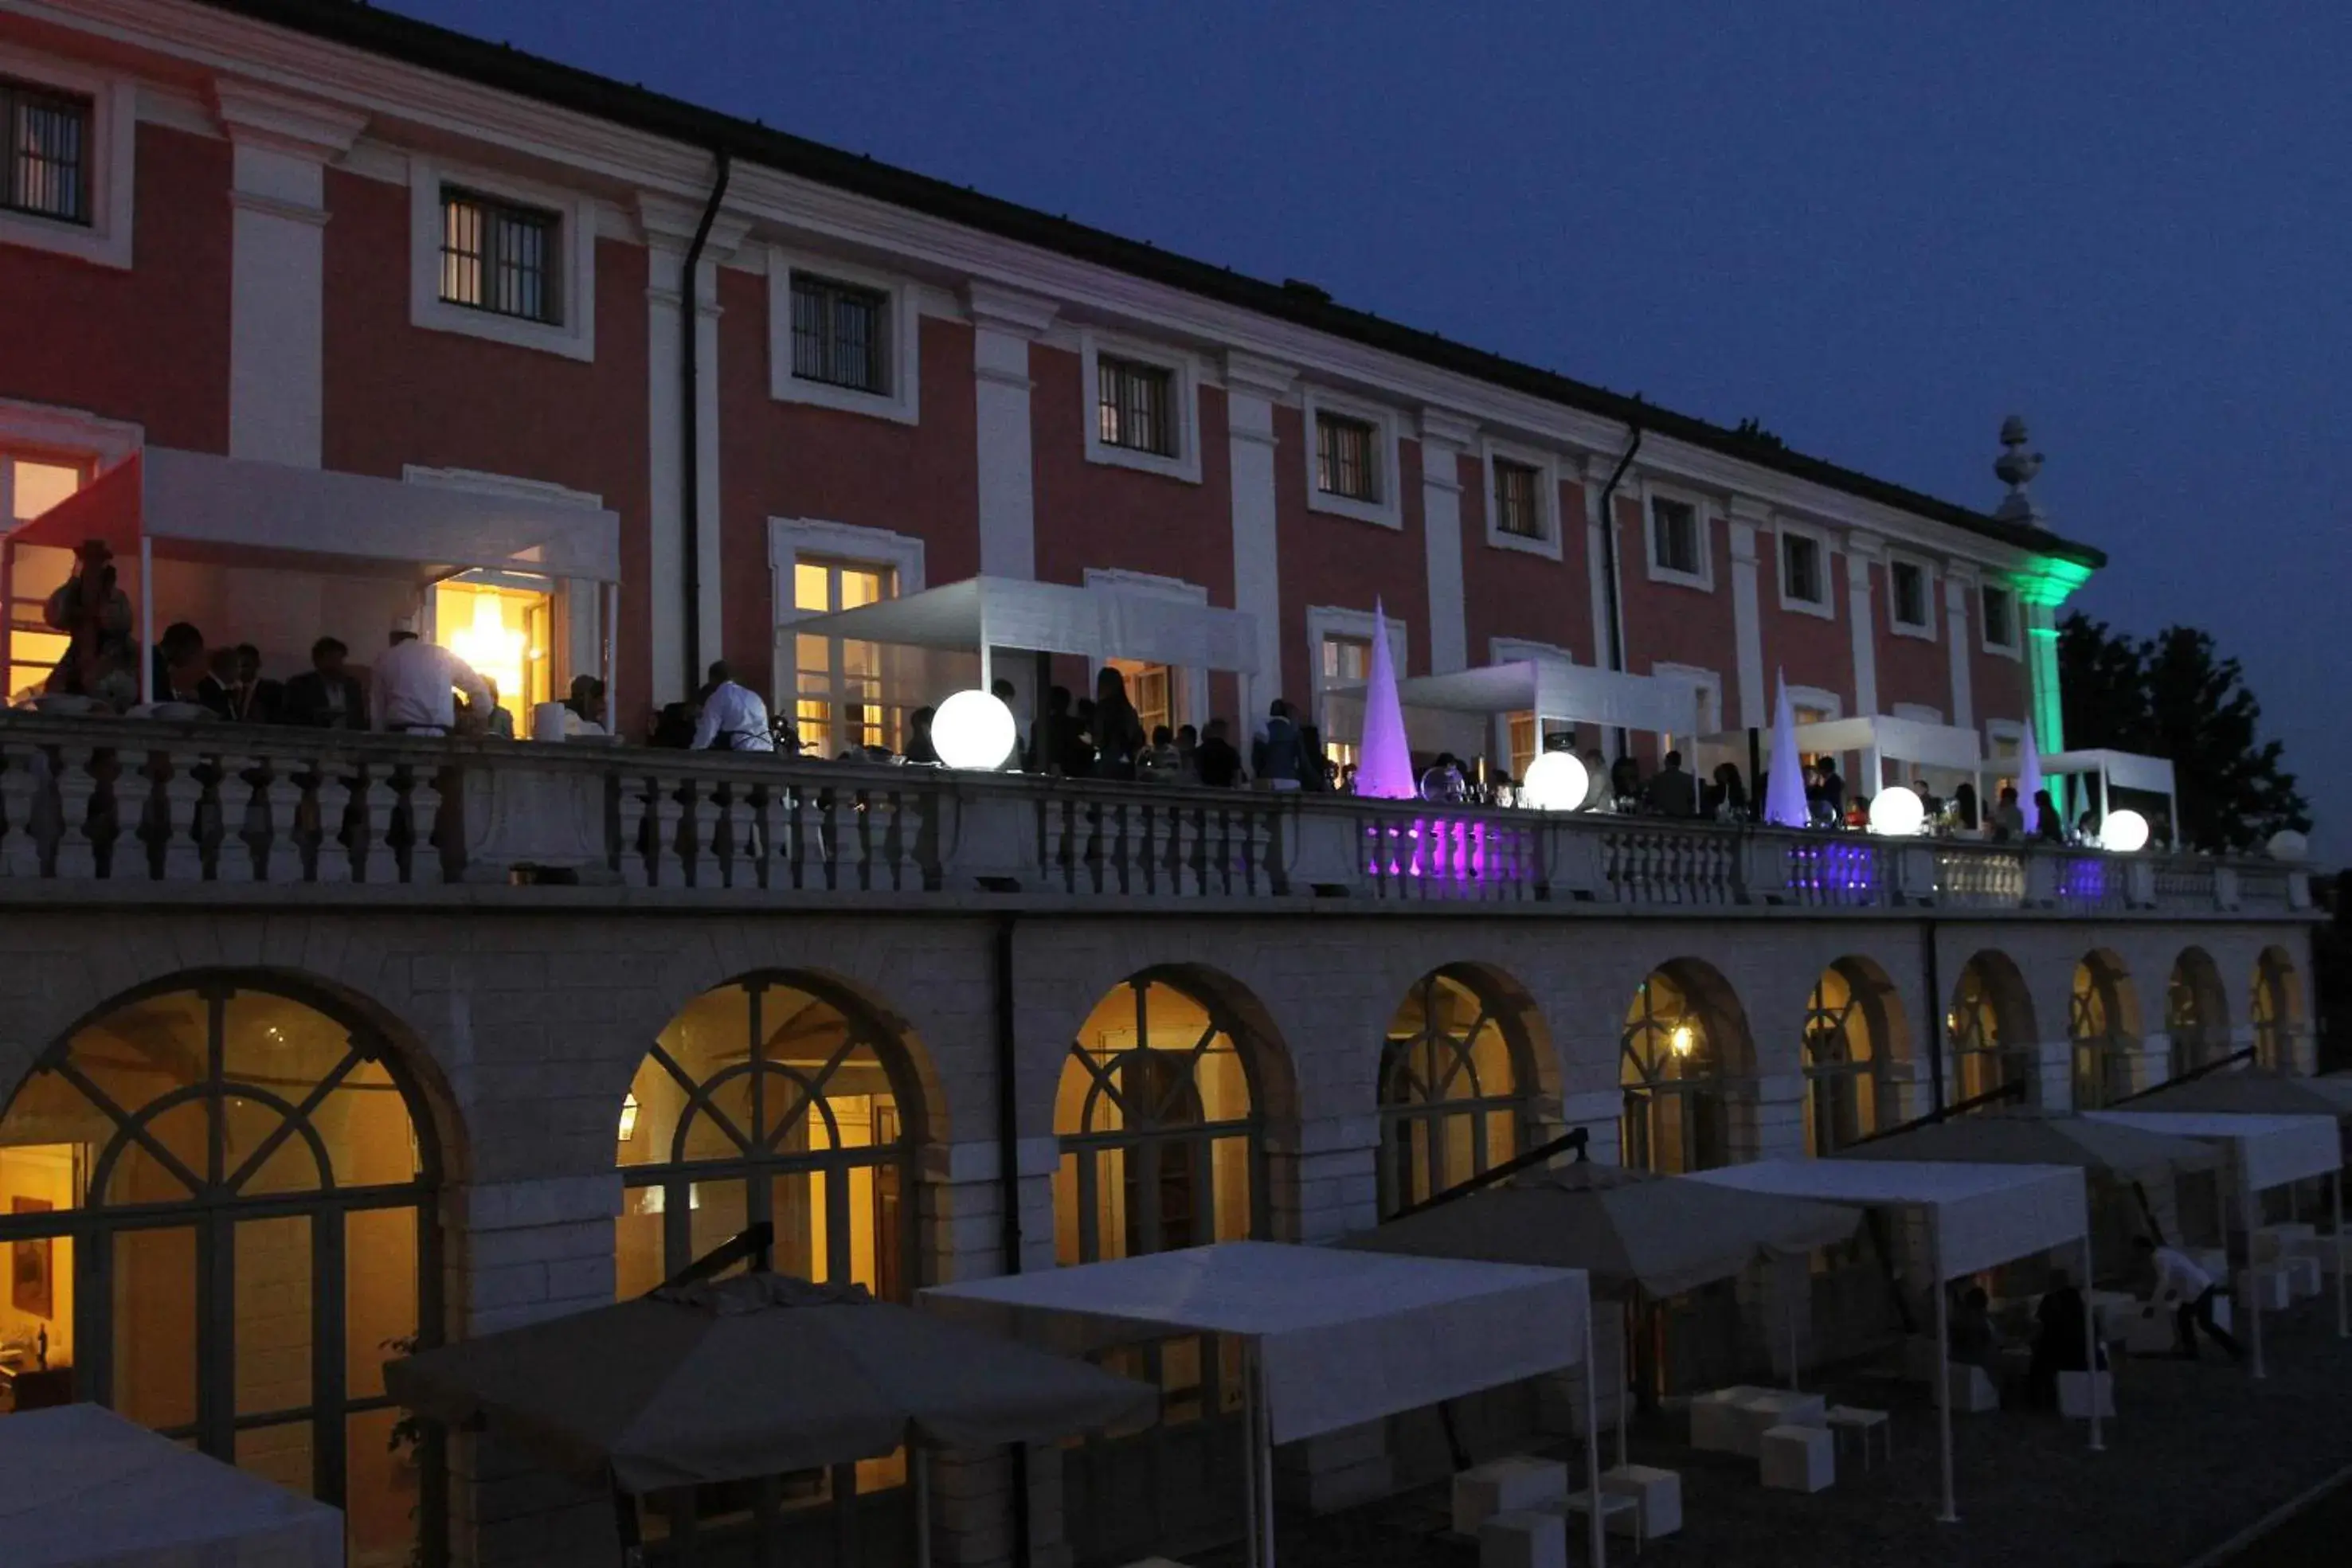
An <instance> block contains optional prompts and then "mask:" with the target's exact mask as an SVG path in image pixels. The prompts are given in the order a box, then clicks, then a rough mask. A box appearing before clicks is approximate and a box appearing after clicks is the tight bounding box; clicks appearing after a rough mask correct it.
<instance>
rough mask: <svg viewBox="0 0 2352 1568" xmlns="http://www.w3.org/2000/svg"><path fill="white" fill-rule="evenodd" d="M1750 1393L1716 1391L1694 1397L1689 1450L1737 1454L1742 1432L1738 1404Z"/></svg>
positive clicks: (1721, 1389)
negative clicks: (1690, 1448)
mask: <svg viewBox="0 0 2352 1568" xmlns="http://www.w3.org/2000/svg"><path fill="white" fill-rule="evenodd" d="M1751 1392H1753V1391H1752V1390H1749V1389H1746V1388H1718V1389H1716V1390H1715V1391H1714V1392H1712V1393H1709V1394H1701V1395H1698V1396H1695V1397H1694V1398H1693V1399H1692V1400H1691V1403H1690V1421H1691V1447H1692V1448H1696V1449H1698V1450H1699V1451H1700V1452H1701V1453H1708V1454H1736V1453H1738V1452H1739V1443H1740V1436H1741V1432H1742V1430H1743V1423H1742V1421H1741V1420H1740V1416H1739V1408H1738V1406H1739V1401H1740V1399H1742V1398H1744V1397H1745V1396H1747V1395H1748V1394H1749V1393H1751Z"/></svg>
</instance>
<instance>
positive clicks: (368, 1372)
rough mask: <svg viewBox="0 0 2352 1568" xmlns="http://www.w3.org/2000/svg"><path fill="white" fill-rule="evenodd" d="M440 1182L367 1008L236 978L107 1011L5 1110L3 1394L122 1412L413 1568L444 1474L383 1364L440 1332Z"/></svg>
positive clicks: (362, 1556) (51, 1057) (407, 1087)
mask: <svg viewBox="0 0 2352 1568" xmlns="http://www.w3.org/2000/svg"><path fill="white" fill-rule="evenodd" d="M438 1176H439V1165H438V1161H437V1158H436V1154H435V1145H434V1139H433V1134H432V1128H431V1126H430V1124H429V1123H428V1122H427V1121H426V1119H425V1115H424V1113H423V1110H422V1103H421V1101H420V1100H418V1099H417V1097H416V1096H415V1090H414V1086H413V1085H412V1084H411V1083H409V1082H407V1080H406V1079H405V1077H404V1074H403V1072H402V1070H401V1067H400V1064H399V1062H398V1061H396V1060H395V1058H394V1055H393V1053H392V1051H391V1050H390V1048H389V1046H388V1044H387V1042H386V1041H385V1040H383V1037H382V1036H380V1035H379V1034H377V1033H376V1032H375V1031H374V1030H372V1029H370V1028H369V1027H367V1026H366V1025H364V1024H362V1023H361V1022H359V1021H358V1020H357V1019H352V1018H349V1017H344V1016H341V1014H340V1013H338V1012H336V1011H331V1010H330V1009H328V1008H326V1007H324V1006H320V1005H314V1004H313V1003H311V1002H310V1001H307V1000H303V999H299V998H296V997H294V996H291V995H288V994H285V993H283V992H281V991H278V990H276V989H272V988H268V986H267V985H265V984H264V983H262V982H260V981H257V980H254V981H248V980H247V979H245V978H242V977H206V978H205V979H203V980H201V981H199V982H197V983H195V984H194V985H190V986H188V987H186V988H182V989H176V990H171V991H165V992H163V993H161V994H157V995H152V996H148V997H144V998H140V999H137V1000H132V1001H128V1002H125V1003H123V1004H122V1005H121V1006H119V1007H116V1008H114V1009H110V1011H108V1012H106V1013H105V1014H103V1015H102V1016H100V1018H99V1019H96V1020H95V1021H94V1022H91V1023H89V1024H87V1025H85V1026H83V1027H82V1028H80V1029H79V1030H76V1031H75V1032H74V1033H73V1034H72V1035H71V1036H70V1037H69V1038H68V1039H67V1040H65V1041H64V1042H63V1043H62V1044H61V1045H60V1046H59V1047H58V1049H56V1050H55V1051H51V1052H50V1053H49V1054H48V1055H47V1057H45V1058H44V1059H43V1060H42V1061H41V1063H40V1064H39V1066H37V1068H36V1069H35V1070H34V1071H33V1072H32V1074H31V1075H30V1076H29V1077H27V1078H26V1081H25V1082H24V1084H23V1085H22V1086H21V1087H20V1088H19V1089H18V1090H17V1091H16V1096H15V1098H14V1099H13V1100H11V1101H10V1102H9V1103H8V1107H7V1111H6V1113H5V1116H0V1243H5V1247H0V1250H5V1253H6V1254H7V1256H8V1260H9V1281H10V1288H9V1290H8V1291H7V1293H6V1294H5V1296H0V1346H5V1347H6V1348H7V1349H8V1350H9V1351H10V1353H11V1354H10V1360H11V1362H12V1363H13V1368H12V1371H13V1374H14V1375H13V1378H12V1383H13V1389H12V1393H13V1400H14V1407H15V1408H17V1409H26V1408H31V1407H33V1406H36V1405H50V1404H64V1403H67V1402H68V1401H71V1400H93V1401H96V1402H97V1403H99V1404H101V1405H106V1406H110V1407H111V1408H113V1409H114V1410H116V1411H118V1412H120V1413H121V1414H122V1415H124V1416H129V1417H130V1418H131V1419H132V1420H135V1421H138V1422H140V1423H142V1425H145V1426H148V1427H153V1428H154V1429H155V1430H157V1431H158V1432H161V1433H162V1434H163V1436H165V1437H172V1438H174V1439H176V1440H178V1441H180V1442H183V1443H184V1444H187V1445H188V1446H190V1447H192V1448H197V1449H199V1450H201V1451H202V1452H204V1453H206V1454H210V1455H212V1456H213V1457H214V1458H218V1459H223V1460H226V1461H228V1462H230V1463H233V1464H235V1465H237V1466H238V1467H240V1468H241V1469H247V1470H251V1471H254V1472H255V1473H257V1474H259V1475H264V1476H267V1477H268V1478H269V1479H272V1480H275V1481H278V1482H279V1483H281V1484H283V1485H285V1486H287V1487H289V1488H291V1489H293V1490H296V1491H299V1492H303V1493H306V1494H309V1495H310V1496H313V1497H316V1498H318V1499H320V1500H322V1501H326V1502H331V1503H333V1504H335V1505H336V1506H337V1507H339V1508H341V1509H342V1510H343V1511H344V1514H345V1521H346V1522H345V1528H346V1533H347V1538H348V1547H349V1555H350V1557H351V1559H352V1562H354V1563H401V1562H405V1561H406V1560H407V1557H408V1553H409V1552H410V1551H411V1550H412V1548H413V1547H414V1546H415V1543H416V1541H417V1532H418V1529H419V1526H420V1523H423V1524H424V1525H425V1527H426V1528H428V1529H431V1530H437V1528H438V1524H439V1513H440V1500H439V1497H438V1485H437V1479H435V1478H437V1474H438V1469H439V1467H438V1465H437V1463H436V1462H435V1461H434V1459H433V1458H432V1457H431V1456H425V1455H420V1454H419V1453H418V1452H417V1451H416V1448H415V1445H413V1444H408V1443H403V1444H400V1445H398V1446H397V1447H395V1445H394V1441H393V1435H394V1424H395V1422H396V1421H397V1420H398V1412H397V1411H395V1410H394V1408H393V1406H392V1403H391V1401H390V1400H389V1399H387V1398H386V1397H385V1396H384V1391H383V1364H384V1362H385V1361H386V1360H388V1359H390V1358H391V1357H393V1356H395V1355H397V1354H400V1349H398V1348H393V1347H394V1346H400V1347H405V1346H406V1345H408V1344H411V1343H416V1342H417V1341H419V1340H420V1339H422V1340H425V1341H427V1342H430V1341H432V1340H434V1339H436V1338H437V1337H438V1333H439V1329H440V1322H439V1314H438V1311H437V1304H438V1301H437V1296H436V1289H437V1286H438V1282H439V1274H440V1264H439V1258H438V1249H437V1245H436V1233H435V1228H434V1207H433V1194H434V1191H435V1188H436V1186H437V1185H438ZM5 1555H6V1552H5V1548H0V1556H5Z"/></svg>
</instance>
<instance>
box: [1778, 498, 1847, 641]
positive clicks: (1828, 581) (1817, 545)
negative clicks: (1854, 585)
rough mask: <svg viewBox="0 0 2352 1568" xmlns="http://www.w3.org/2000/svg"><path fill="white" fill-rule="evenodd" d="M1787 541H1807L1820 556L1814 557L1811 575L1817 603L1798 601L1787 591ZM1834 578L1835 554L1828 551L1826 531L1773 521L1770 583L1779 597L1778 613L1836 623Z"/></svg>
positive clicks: (1791, 521)
mask: <svg viewBox="0 0 2352 1568" xmlns="http://www.w3.org/2000/svg"><path fill="white" fill-rule="evenodd" d="M1790 539H1806V540H1809V541H1811V544H1812V547H1813V549H1815V550H1816V551H1817V552H1819V553H1818V555H1817V557H1816V559H1817V561H1818V563H1819V570H1817V571H1816V572H1815V574H1814V578H1815V581H1814V586H1816V587H1818V588H1819V589H1820V590H1821V591H1822V596H1821V598H1819V599H1818V600H1814V599H1799V598H1797V597H1795V596H1794V595H1793V594H1791V593H1790V591H1789V547H1788V544H1787V542H1786V541H1788V540H1790ZM1835 576H1836V562H1835V552H1834V551H1833V550H1832V549H1831V548H1830V536H1829V532H1828V530H1826V529H1823V528H1815V527H1814V526H1813V525H1812V524H1811V523H1801V522H1797V521H1795V520H1794V519H1792V518H1789V517H1780V518H1778V519H1776V520H1775V521H1774V523H1773V528H1772V581H1773V585H1774V587H1775V588H1776V589H1777V590H1778V591H1779V593H1780V608H1781V609H1783V610H1786V611H1789V612H1792V613H1794V614H1798V615H1815V616H1819V617H1820V618H1821V619H1822V620H1823V621H1834V620H1836V619H1837V589H1836V588H1835V586H1834V584H1833V579H1834V578H1835Z"/></svg>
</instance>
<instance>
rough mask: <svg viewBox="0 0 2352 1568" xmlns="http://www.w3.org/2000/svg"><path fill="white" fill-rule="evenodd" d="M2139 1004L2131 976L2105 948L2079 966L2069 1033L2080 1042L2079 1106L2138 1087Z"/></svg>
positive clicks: (2088, 1107)
mask: <svg viewBox="0 0 2352 1568" xmlns="http://www.w3.org/2000/svg"><path fill="white" fill-rule="evenodd" d="M2137 1023H2138V1003H2137V1000H2136V999H2135V998H2134V996H2133V993H2132V983H2131V977H2130V976H2129V975H2127V974H2126V973H2125V972H2124V967H2123V966H2122V965H2121V964H2119V963H2117V962H2116V960H2115V958H2114V957H2113V956H2110V955H2108V954H2105V953H2094V954H2092V955H2091V956H2089V957H2087V958H2085V959H2084V960H2083V961H2082V962H2081V963H2079V964H2077V965H2075V966H2074V994H2073V995H2072V996H2070V997H2069V998H2067V1003H2066V1034H2067V1037H2068V1038H2069V1039H2070V1040H2073V1041H2074V1109H2075V1110H2077V1111H2095V1110H2097V1109H2099V1108H2100V1107H2101V1106H2103V1105H2112V1104H2114V1103H2116V1101H2117V1100H2120V1099H2122V1098H2123V1097H2124V1096H2125V1095H2126V1094H2129V1093H2130V1092H2132V1088H2133V1085H2132V1057H2133V1055H2134V1054H2135V1053H2136V1052H2137V1049H2138V1046H2139V1030H2138V1027H2137Z"/></svg>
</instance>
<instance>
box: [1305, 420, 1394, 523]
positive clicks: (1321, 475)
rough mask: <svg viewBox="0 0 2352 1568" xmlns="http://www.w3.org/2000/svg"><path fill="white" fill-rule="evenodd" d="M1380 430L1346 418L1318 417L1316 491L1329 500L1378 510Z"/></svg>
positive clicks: (1379, 495) (1379, 496)
mask: <svg viewBox="0 0 2352 1568" xmlns="http://www.w3.org/2000/svg"><path fill="white" fill-rule="evenodd" d="M1379 434H1380V432H1379V429H1378V427H1377V426H1375V425H1373V424H1372V423H1371V422H1370V421H1369V420H1362V419H1349V418H1348V417H1346V416H1345V415H1343V414H1337V413H1318V414H1317V415H1316V416H1315V487H1316V488H1317V489H1318V490H1320V491H1322V492H1323V493H1324V494H1325V495H1327V496H1344V497H1347V498H1348V499H1349V500H1351V501H1368V502H1370V503H1372V504H1373V505H1375V506H1377V505H1378V504H1379V503H1380V499H1381V468H1380V457H1379V448H1378V446H1377V445H1375V444H1374V443H1375V442H1376V441H1377V440H1378V438H1379Z"/></svg>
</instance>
